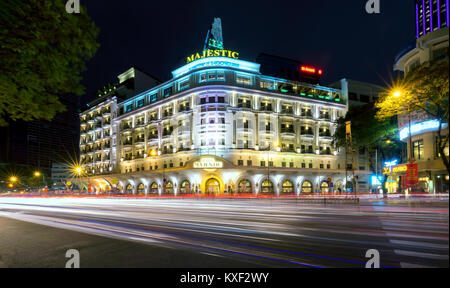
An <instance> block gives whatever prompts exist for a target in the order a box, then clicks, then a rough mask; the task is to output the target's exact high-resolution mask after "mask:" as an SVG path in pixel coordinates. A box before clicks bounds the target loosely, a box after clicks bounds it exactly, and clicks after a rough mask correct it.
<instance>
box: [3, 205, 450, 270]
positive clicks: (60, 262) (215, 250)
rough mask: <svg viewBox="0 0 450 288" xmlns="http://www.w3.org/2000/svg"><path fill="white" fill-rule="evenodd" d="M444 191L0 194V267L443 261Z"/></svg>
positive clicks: (361, 265) (445, 249)
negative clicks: (384, 195) (354, 200)
mask: <svg viewBox="0 0 450 288" xmlns="http://www.w3.org/2000/svg"><path fill="white" fill-rule="evenodd" d="M448 211H449V209H448V198H447V199H445V200H430V199H414V200H376V199H373V200H370V199H366V200H361V202H360V203H359V204H311V203H303V202H302V201H296V200H278V199H277V200H266V199H261V200H258V199H252V200H245V199H180V200H177V199H91V198H46V199H42V198H0V267H64V266H65V262H66V261H67V259H66V258H65V253H66V251H67V250H68V249H77V250H78V251H79V252H80V265H81V267H151V268H203V267H206V268H210V267H211V268H212V267H225V268H237V267H239V268H245V267H255V268H260V267H291V268H297V267H298V268H302V267H304V268H322V267H325V268H328V267H354V268H364V267H365V263H366V262H367V261H368V260H369V259H368V258H366V252H367V251H368V250H370V249H376V250H378V251H379V254H380V260H381V266H382V267H385V268H389V267H393V268H398V267H403V268H407V267H411V268H412V267H414V268H415V267H424V268H426V267H448V251H449V244H448V229H449V226H448Z"/></svg>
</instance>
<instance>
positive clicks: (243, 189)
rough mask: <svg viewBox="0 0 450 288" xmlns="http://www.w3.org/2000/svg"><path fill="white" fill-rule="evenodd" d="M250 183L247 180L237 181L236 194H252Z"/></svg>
mask: <svg viewBox="0 0 450 288" xmlns="http://www.w3.org/2000/svg"><path fill="white" fill-rule="evenodd" d="M252 192H253V191H252V183H251V182H250V181H249V180H247V179H243V180H241V181H239V185H238V193H248V194H250V193H252Z"/></svg>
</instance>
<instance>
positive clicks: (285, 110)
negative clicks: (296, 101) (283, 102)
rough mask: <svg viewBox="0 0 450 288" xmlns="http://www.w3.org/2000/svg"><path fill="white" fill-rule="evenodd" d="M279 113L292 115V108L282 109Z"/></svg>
mask: <svg viewBox="0 0 450 288" xmlns="http://www.w3.org/2000/svg"><path fill="white" fill-rule="evenodd" d="M280 114H285V115H294V109H292V108H290V109H282V110H281V112H280Z"/></svg>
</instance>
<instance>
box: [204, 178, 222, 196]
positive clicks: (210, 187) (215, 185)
mask: <svg viewBox="0 0 450 288" xmlns="http://www.w3.org/2000/svg"><path fill="white" fill-rule="evenodd" d="M205 188H206V189H205V193H206V195H219V193H220V183H219V181H217V180H216V179H214V178H211V179H209V180H208V181H206V185H205Z"/></svg>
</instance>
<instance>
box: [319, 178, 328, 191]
mask: <svg viewBox="0 0 450 288" xmlns="http://www.w3.org/2000/svg"><path fill="white" fill-rule="evenodd" d="M320 192H322V193H328V182H326V181H323V182H322V184H320Z"/></svg>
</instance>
